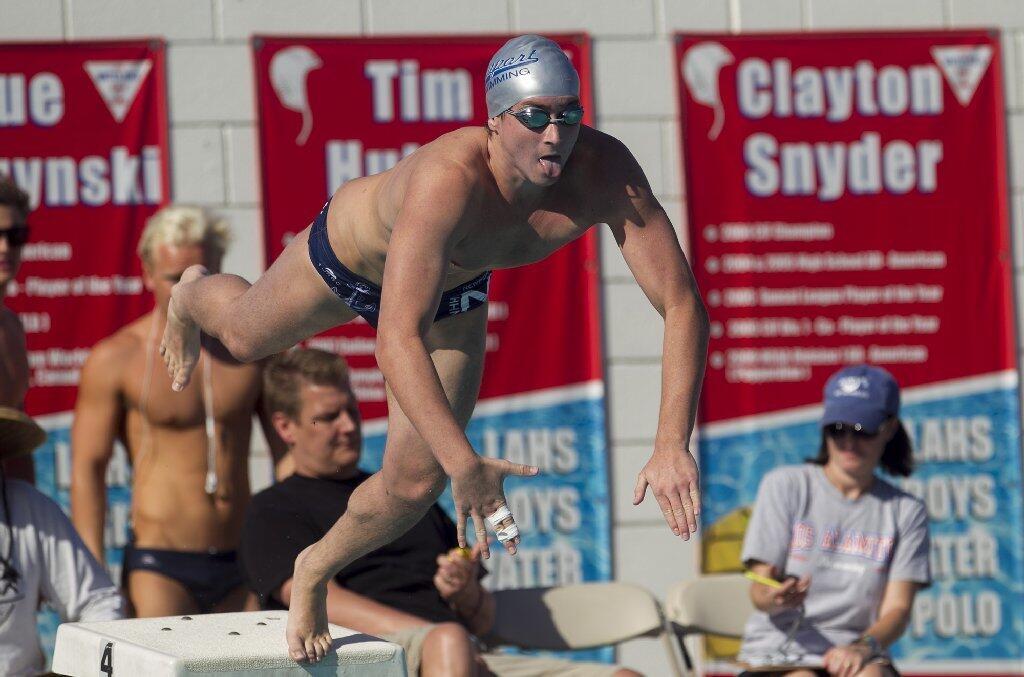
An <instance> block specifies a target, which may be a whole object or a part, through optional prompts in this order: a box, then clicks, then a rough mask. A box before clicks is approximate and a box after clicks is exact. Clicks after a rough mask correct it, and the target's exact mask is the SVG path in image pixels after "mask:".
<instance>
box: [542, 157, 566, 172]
mask: <svg viewBox="0 0 1024 677" xmlns="http://www.w3.org/2000/svg"><path fill="white" fill-rule="evenodd" d="M540 166H541V167H543V168H544V173H545V174H547V175H548V176H550V177H557V176H560V175H561V174H562V157H561V156H560V155H544V156H542V157H541V158H540Z"/></svg>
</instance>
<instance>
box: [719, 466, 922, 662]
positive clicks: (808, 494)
mask: <svg viewBox="0 0 1024 677" xmlns="http://www.w3.org/2000/svg"><path fill="white" fill-rule="evenodd" d="M928 550H929V540H928V514H927V511H926V510H925V507H924V503H922V502H921V501H920V500H919V499H917V498H914V497H913V496H911V495H910V494H908V493H906V492H904V491H902V490H900V489H898V488H896V487H895V486H893V485H892V484H889V483H888V482H886V481H885V480H883V479H881V478H878V477H876V478H875V482H874V484H873V485H872V486H871V488H870V489H869V490H868V491H866V492H865V493H864V494H862V495H861V496H860V497H859V498H857V499H849V498H846V497H845V496H843V495H842V493H841V492H840V491H839V489H838V488H837V487H836V486H835V485H833V484H832V483H831V482H829V480H828V478H827V477H825V471H824V468H823V467H822V466H820V465H816V464H810V463H805V464H803V465H799V466H786V467H782V468H776V469H775V470H773V471H771V472H770V473H768V474H767V475H765V477H764V479H763V480H761V486H760V488H759V489H758V492H757V501H756V502H755V503H754V510H753V514H752V515H751V518H750V524H749V525H748V527H747V534H746V537H745V538H744V541H743V562H744V563H745V564H746V565H747V566H750V565H751V564H752V561H751V560H756V561H758V562H763V563H765V564H771V565H774V566H775V567H776V568H777V569H778V570H779V571H781V572H783V574H784V575H786V576H790V575H792V576H797V577H800V576H804V575H808V574H809V575H810V576H811V587H810V590H809V591H808V594H807V598H806V600H805V602H804V606H805V616H804V619H803V621H802V622H801V623H800V625H799V626H798V628H797V630H796V631H795V633H794V635H793V642H792V644H791V645H790V646H789V647H788V648H787V649H786V650H785V651H784V653H785V654H789V655H803V656H821V655H823V654H824V653H825V652H826V651H827V650H828V649H829V648H830V647H832V646H842V645H845V644H849V643H851V642H853V641H855V640H856V639H857V638H858V637H860V635H861V634H863V632H864V631H865V630H866V629H867V628H868V627H869V626H870V625H871V624H872V623H874V621H875V619H876V618H877V616H878V609H879V607H880V606H881V603H882V595H883V593H884V592H885V586H886V584H887V583H888V582H889V581H913V582H916V583H921V584H923V585H925V586H927V585H929V584H930V583H931V572H930V570H929V564H928ZM797 618H798V611H797V610H795V609H794V610H786V611H782V612H780V613H777V614H772V615H769V614H766V613H764V612H762V611H755V612H754V613H753V614H751V616H750V618H749V619H748V620H747V625H746V628H745V630H744V633H743V645H742V648H741V649H740V655H739V658H740V660H743V661H747V662H750V663H765V662H779V661H772V660H770V659H768V660H766V657H771V656H778V655H779V653H780V647H782V646H783V645H784V643H785V641H786V637H787V635H788V633H789V631H790V629H791V628H792V627H793V623H794V622H795V621H796V619H797Z"/></svg>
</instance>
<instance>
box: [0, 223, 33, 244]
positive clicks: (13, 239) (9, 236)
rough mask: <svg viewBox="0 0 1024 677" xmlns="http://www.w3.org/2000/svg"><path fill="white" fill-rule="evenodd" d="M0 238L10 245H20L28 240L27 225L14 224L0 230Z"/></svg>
mask: <svg viewBox="0 0 1024 677" xmlns="http://www.w3.org/2000/svg"><path fill="white" fill-rule="evenodd" d="M0 238H5V239H6V240H7V244H8V245H9V246H11V247H20V246H22V245H23V244H25V243H26V242H28V226H14V227H13V228H5V229H3V230H0Z"/></svg>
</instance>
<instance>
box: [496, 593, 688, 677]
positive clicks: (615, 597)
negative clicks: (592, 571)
mask: <svg viewBox="0 0 1024 677" xmlns="http://www.w3.org/2000/svg"><path fill="white" fill-rule="evenodd" d="M494 597H495V602H496V605H495V606H496V612H495V621H494V628H493V630H492V631H491V633H490V634H489V635H488V636H487V637H486V638H485V639H486V641H487V642H488V643H489V644H492V645H505V646H514V647H519V648H521V649H539V650H547V651H565V650H570V649H593V648H595V647H601V646H608V645H615V644H619V643H621V642H625V641H627V640H630V639H635V638H637V637H659V638H660V639H661V640H662V642H663V643H664V646H665V649H666V651H667V652H668V655H669V665H670V666H671V669H672V672H673V674H675V675H677V676H678V675H682V667H681V666H680V664H679V660H678V659H677V658H676V654H675V650H674V648H673V645H672V637H671V634H672V633H671V632H670V631H669V630H668V628H667V625H666V623H665V619H664V616H663V615H662V613H661V607H660V606H659V604H658V601H657V600H656V599H655V598H654V596H653V595H652V594H651V593H649V592H648V591H647V590H644V589H643V588H641V587H638V586H635V585H629V584H626V583H581V584H578V585H565V586H561V587H555V588H526V589H520V590H502V591H500V592H496V593H494Z"/></svg>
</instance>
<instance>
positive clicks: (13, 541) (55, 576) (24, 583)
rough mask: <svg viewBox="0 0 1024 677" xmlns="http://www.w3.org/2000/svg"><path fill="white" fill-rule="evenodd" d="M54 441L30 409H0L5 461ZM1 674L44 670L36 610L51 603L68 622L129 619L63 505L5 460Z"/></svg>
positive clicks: (0, 527)
mask: <svg viewBox="0 0 1024 677" xmlns="http://www.w3.org/2000/svg"><path fill="white" fill-rule="evenodd" d="M45 439H46V434H45V433H44V432H43V430H42V429H41V428H40V427H39V426H38V425H36V424H35V422H33V421H32V419H31V418H29V417H28V416H27V415H25V414H23V413H22V412H20V411H18V410H16V409H12V408H10V407H0V461H3V460H7V459H9V458H16V457H18V456H21V455H22V454H29V453H31V452H32V450H33V449H35V448H36V447H37V446H39V444H41V443H42V442H43V440H45ZM0 548H2V549H0V672H2V673H3V674H4V675H5V676H6V677H12V676H13V677H20V676H21V675H35V674H38V673H39V671H40V670H42V669H43V652H42V650H41V649H40V647H39V636H38V633H37V631H36V611H37V610H38V609H39V603H40V601H42V600H45V601H47V602H48V603H49V604H50V605H51V606H53V608H54V609H56V610H57V613H58V614H60V617H61V619H62V620H64V621H110V620H116V619H118V618H123V617H124V600H123V599H122V598H121V595H120V594H118V592H117V588H116V587H115V586H114V583H113V582H112V581H111V580H110V576H108V575H107V572H106V570H105V569H104V568H103V567H102V566H100V564H99V563H98V562H97V561H96V559H95V558H93V556H92V555H91V554H90V553H89V549H88V548H86V547H85V544H84V543H82V539H81V538H79V537H78V532H76V531H75V528H74V527H73V526H71V520H69V519H68V518H67V516H66V515H65V514H64V512H63V511H62V510H61V509H60V506H58V505H57V504H56V503H54V502H53V501H52V500H50V499H49V498H47V497H46V496H44V495H43V494H41V493H40V492H39V491H38V490H36V488H35V487H33V486H32V485H31V484H29V483H28V482H23V481H21V480H9V479H7V478H5V477H4V476H3V465H2V464H0Z"/></svg>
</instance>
